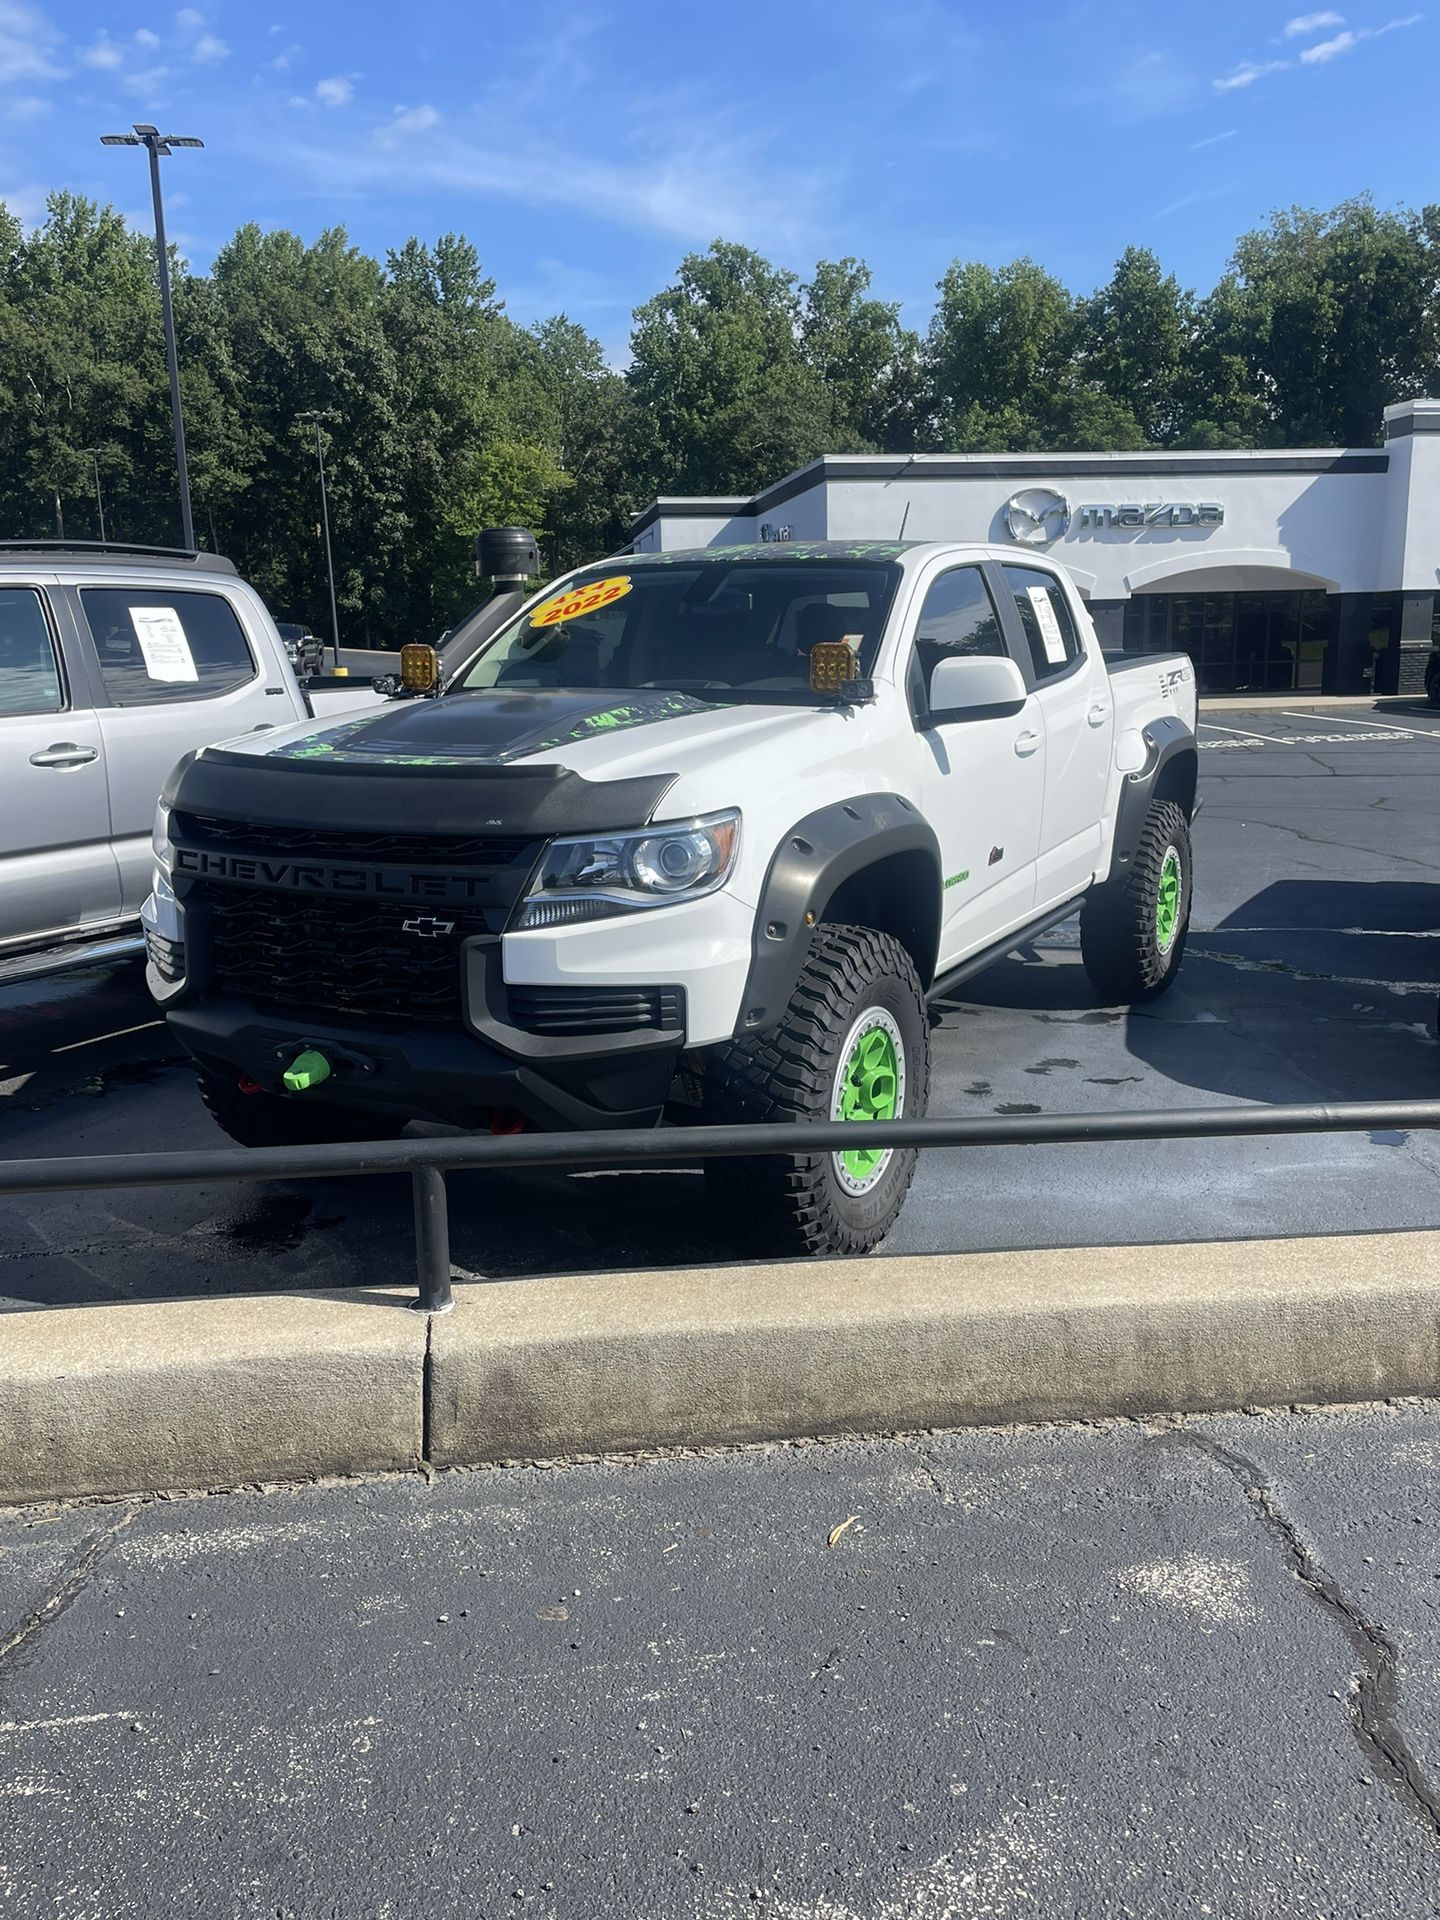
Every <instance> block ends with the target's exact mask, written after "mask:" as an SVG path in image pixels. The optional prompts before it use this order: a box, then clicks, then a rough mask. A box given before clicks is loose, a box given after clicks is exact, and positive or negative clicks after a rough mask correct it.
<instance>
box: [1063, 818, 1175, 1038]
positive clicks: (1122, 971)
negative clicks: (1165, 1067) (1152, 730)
mask: <svg viewBox="0 0 1440 1920" xmlns="http://www.w3.org/2000/svg"><path fill="white" fill-rule="evenodd" d="M1171 859H1178V861H1179V866H1180V873H1179V898H1178V904H1177V908H1176V920H1175V926H1174V931H1173V934H1172V935H1171V937H1170V939H1169V941H1168V943H1167V942H1166V941H1165V940H1164V939H1162V936H1161V931H1160V926H1159V908H1160V890H1161V883H1162V879H1163V878H1164V877H1165V875H1166V869H1167V863H1168V862H1169V861H1170V860H1171ZM1191 872H1192V866H1191V851H1190V823H1189V821H1188V820H1187V819H1186V818H1185V814H1184V812H1183V810H1182V809H1181V808H1179V807H1177V806H1176V805H1175V803H1174V801H1173V800H1152V801H1151V803H1150V811H1149V812H1148V813H1147V814H1146V816H1145V824H1144V826H1143V827H1142V828H1141V830H1140V844H1139V846H1138V847H1137V848H1136V850H1135V857H1134V859H1133V860H1132V861H1131V862H1130V865H1129V867H1128V868H1127V869H1126V871H1125V872H1124V873H1123V874H1122V875H1120V876H1118V877H1116V878H1115V879H1111V880H1107V881H1106V882H1105V884H1104V885H1103V886H1101V887H1097V888H1096V889H1095V891H1094V892H1093V893H1091V894H1090V895H1089V896H1088V897H1087V899H1086V901H1085V905H1084V907H1083V908H1082V909H1081V912H1080V957H1081V959H1082V960H1083V961H1084V962H1085V971H1086V973H1087V974H1089V976H1090V984H1091V986H1093V987H1094V989H1095V991H1096V992H1097V993H1098V994H1099V995H1100V998H1101V999H1102V1000H1105V1001H1108V1002H1109V1003H1110V1005H1112V1006H1132V1005H1134V1004H1135V1003H1136V1002H1137V1001H1141V1000H1153V999H1155V997H1156V996H1157V995H1158V994H1162V993H1164V991H1165V989H1166V988H1167V987H1168V986H1169V985H1170V983H1171V981H1172V980H1173V979H1174V978H1175V975H1176V973H1177V972H1178V971H1179V967H1180V961H1181V959H1182V957H1183V956H1184V952H1185V940H1186V936H1187V935H1188V933H1189V931H1190V896H1191V885H1192V881H1191Z"/></svg>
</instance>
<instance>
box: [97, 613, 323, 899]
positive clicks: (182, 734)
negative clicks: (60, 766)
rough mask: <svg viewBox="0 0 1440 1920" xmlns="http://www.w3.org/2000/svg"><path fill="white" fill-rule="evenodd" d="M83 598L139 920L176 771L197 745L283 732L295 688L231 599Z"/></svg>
mask: <svg viewBox="0 0 1440 1920" xmlns="http://www.w3.org/2000/svg"><path fill="white" fill-rule="evenodd" d="M77 597H78V600H79V603H80V607H81V609H82V610H83V613H84V619H85V624H86V626H87V627H88V629H89V634H90V638H91V639H92V641H93V643H94V647H95V654H96V659H97V661H98V663H99V670H100V679H101V682H102V684H103V686H104V689H105V692H106V693H107V694H108V696H109V701H110V704H109V705H108V706H102V707H101V708H100V733H101V737H102V739H103V740H104V743H105V762H106V766H107V768H108V771H109V776H110V831H111V836H112V839H113V841H114V846H115V857H116V860H117V861H118V863H119V867H120V885H121V891H122V896H123V900H124V905H125V910H126V911H127V912H135V913H138V912H139V910H140V903H141V902H142V901H143V900H144V898H145V895H146V894H147V893H148V892H149V891H150V869H151V859H150V830H151V828H152V826H153V825H154V820H155V802H156V800H157V799H158V798H159V795H160V789H161V788H162V787H163V786H164V784H165V780H166V776H167V775H168V774H169V772H170V769H171V768H172V767H173V766H174V765H175V763H176V761H177V760H180V759H182V758H183V757H184V755H185V754H187V753H189V752H190V750H191V749H192V748H193V747H201V746H209V745H212V744H213V743H214V742H216V741H219V740H228V739H233V738H234V736H235V735H236V734H241V733H249V732H252V731H253V730H254V729H255V728H256V727H258V726H277V725H282V724H283V723H284V722H285V721H287V720H290V719H292V718H294V712H293V706H292V701H291V700H290V698H288V697H281V698H277V697H276V696H277V695H281V696H284V695H287V694H288V685H287V683H285V682H284V681H283V679H282V676H281V674H280V671H279V668H278V666H266V665H265V664H264V662H265V661H266V659H267V655H266V654H265V653H264V652H263V651H262V650H261V648H260V645H259V643H258V642H256V641H253V640H252V639H250V638H249V637H247V635H246V633H245V630H244V628H243V627H242V625H241V623H240V619H239V617H238V615H237V613H236V610H235V608H234V606H233V605H232V604H231V602H230V600H229V599H228V598H227V597H226V595H224V594H223V593H217V592H214V591H213V590H212V591H206V590H204V589H198V588H190V587H177V588H166V587H161V588H156V587H153V586H139V585H137V586H128V587H127V586H115V587H111V586H106V587H81V588H80V589H79V593H78V596H77Z"/></svg>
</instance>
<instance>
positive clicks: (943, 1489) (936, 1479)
mask: <svg viewBox="0 0 1440 1920" xmlns="http://www.w3.org/2000/svg"><path fill="white" fill-rule="evenodd" d="M915 1452H916V1453H917V1455H918V1456H919V1459H920V1471H921V1472H922V1473H923V1474H924V1476H925V1478H926V1479H927V1480H928V1481H929V1482H930V1486H931V1489H932V1490H933V1491H934V1492H935V1493H936V1494H938V1495H939V1498H940V1504H941V1506H942V1507H953V1506H954V1504H955V1495H954V1494H953V1493H952V1492H951V1490H950V1488H949V1487H947V1486H946V1484H945V1482H944V1481H943V1480H942V1479H941V1478H940V1475H939V1474H938V1473H937V1472H936V1471H935V1461H934V1457H933V1456H932V1455H931V1454H929V1453H927V1452H926V1451H925V1449H924V1448H923V1447H918V1446H917V1447H916V1449H915Z"/></svg>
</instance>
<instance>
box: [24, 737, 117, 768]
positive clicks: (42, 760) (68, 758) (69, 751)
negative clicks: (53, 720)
mask: <svg viewBox="0 0 1440 1920" xmlns="http://www.w3.org/2000/svg"><path fill="white" fill-rule="evenodd" d="M99 758H100V749H99V748H98V747H81V746H77V745H76V744H75V742H74V741H73V740H56V741H55V742H54V743H53V745H51V746H48V747H46V748H45V749H44V750H43V752H40V753H32V754H31V756H30V764H31V766H32V767H83V766H87V765H88V764H89V763H90V761H92V760H98V759H99Z"/></svg>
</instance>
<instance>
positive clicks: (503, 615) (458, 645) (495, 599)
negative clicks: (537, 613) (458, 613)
mask: <svg viewBox="0 0 1440 1920" xmlns="http://www.w3.org/2000/svg"><path fill="white" fill-rule="evenodd" d="M539 571H540V548H539V545H538V543H537V541H536V539H535V536H534V534H533V533H531V532H530V530H529V528H528V527H485V528H484V529H483V530H482V531H481V532H479V533H477V534H476V536H475V572H476V576H477V577H478V578H479V579H481V580H488V581H489V582H490V592H489V593H488V594H487V596H486V597H485V599H483V600H482V601H481V602H480V604H479V606H478V607H476V608H475V610H474V612H473V613H469V614H467V615H466V617H465V618H464V619H463V620H462V621H461V622H460V624H459V626H458V627H456V629H455V631H454V632H453V633H452V634H451V635H450V637H449V639H448V640H446V642H445V645H444V646H443V648H442V649H441V652H440V666H441V673H442V676H443V679H444V680H447V681H448V680H449V679H451V678H452V677H453V675H454V674H455V673H456V672H457V671H458V670H459V669H460V668H461V667H464V666H467V665H468V664H469V662H470V661H471V660H472V659H473V658H474V655H475V653H476V650H477V649H478V648H479V647H480V645H481V644H482V642H484V641H486V640H488V639H489V638H490V636H491V634H492V633H496V632H498V631H499V629H500V628H501V627H503V626H504V624H505V622H506V621H507V620H508V619H509V618H510V616H511V614H513V613H514V612H515V611H516V610H517V609H518V608H519V606H520V605H521V603H522V602H523V600H524V598H525V589H526V585H527V583H528V582H529V581H530V580H532V579H533V578H534V577H535V575H536V574H538V573H539Z"/></svg>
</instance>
